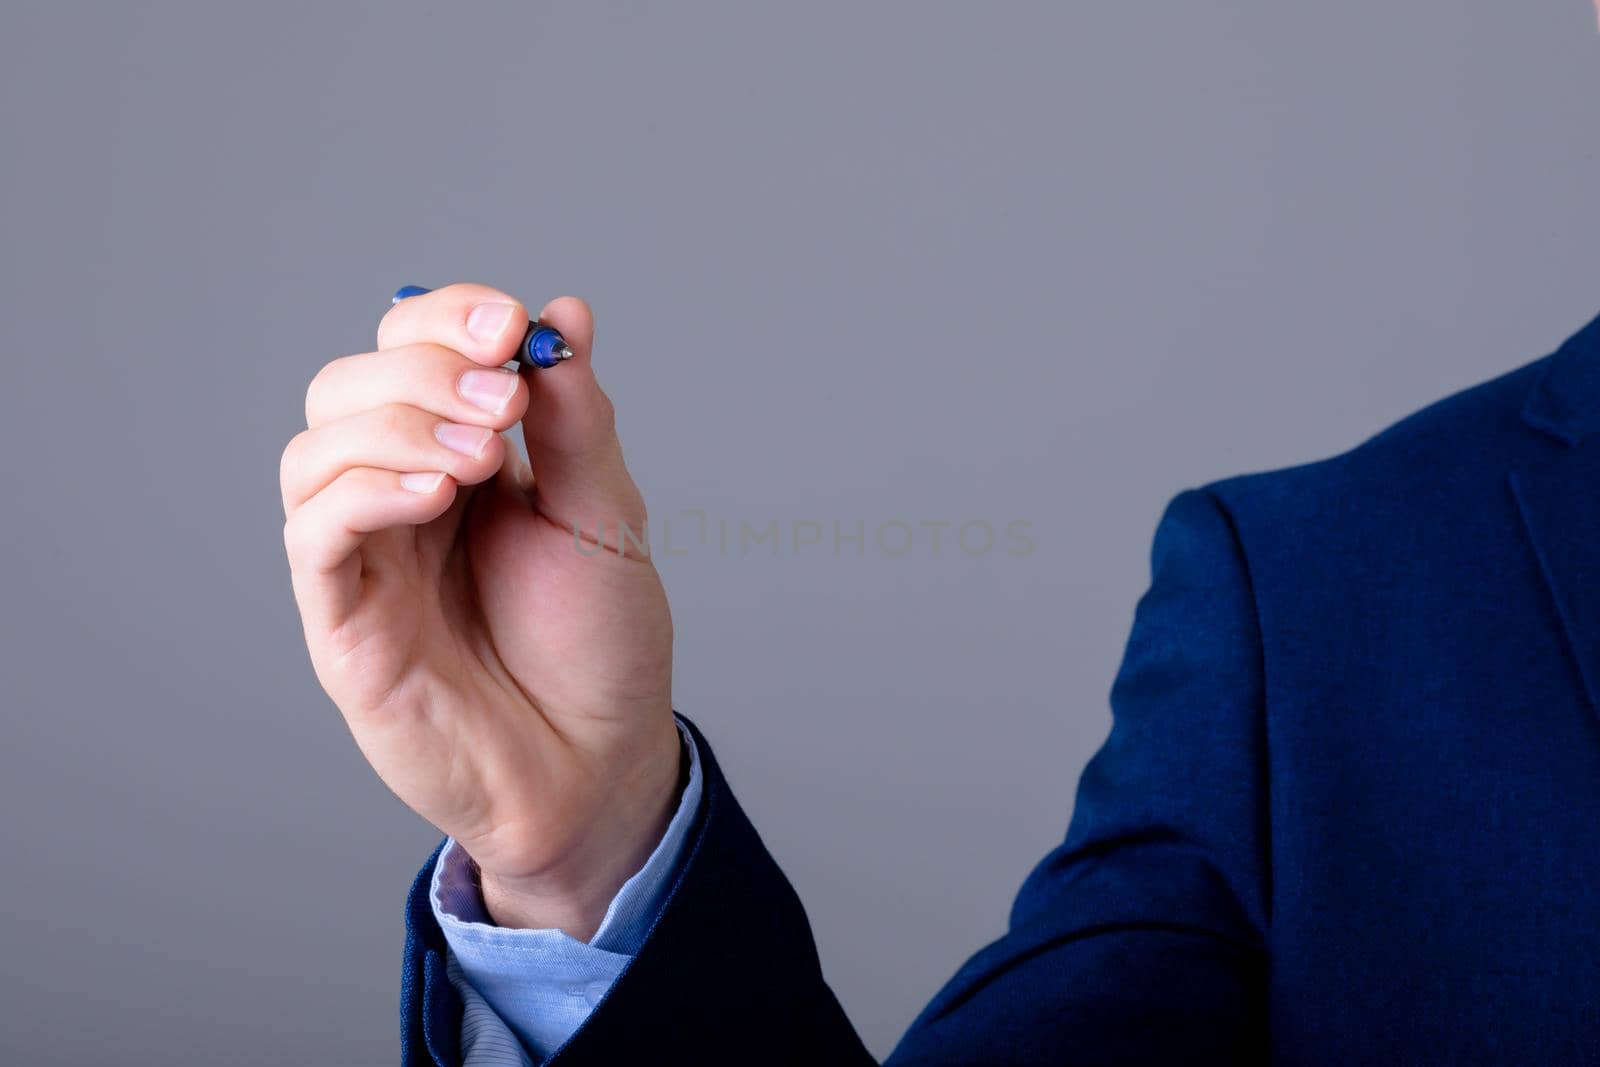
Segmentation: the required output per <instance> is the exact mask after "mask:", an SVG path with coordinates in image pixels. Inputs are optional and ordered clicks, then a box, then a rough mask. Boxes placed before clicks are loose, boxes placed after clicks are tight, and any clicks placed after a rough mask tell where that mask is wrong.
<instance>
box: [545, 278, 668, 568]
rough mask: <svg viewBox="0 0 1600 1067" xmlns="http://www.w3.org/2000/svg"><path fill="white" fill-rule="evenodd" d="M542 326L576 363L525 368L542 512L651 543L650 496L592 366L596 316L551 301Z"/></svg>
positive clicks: (577, 304)
mask: <svg viewBox="0 0 1600 1067" xmlns="http://www.w3.org/2000/svg"><path fill="white" fill-rule="evenodd" d="M539 321H540V322H543V323H544V324H545V325H547V326H551V327H554V328H555V329H556V330H558V331H560V333H561V336H562V338H563V339H564V340H565V341H566V342H567V345H568V347H570V348H571V349H572V358H571V359H569V360H566V361H565V362H563V363H560V364H558V365H557V366H554V367H550V368H547V369H542V370H525V371H523V377H524V378H526V379H527V380H528V394H529V400H528V410H527V413H526V414H525V415H523V417H522V436H523V440H524V441H526V442H527V445H528V462H529V465H530V466H532V468H533V478H534V487H535V492H536V493H537V497H536V504H537V507H538V509H539V511H540V512H542V513H543V514H544V515H546V516H547V517H549V518H551V519H554V520H556V521H557V522H558V523H559V524H560V525H562V526H565V527H566V528H568V529H569V530H570V529H577V530H580V531H581V532H582V533H583V534H584V536H586V537H588V538H592V539H595V540H601V539H602V532H603V539H604V542H605V544H606V546H607V547H609V548H613V549H615V548H616V547H617V546H618V545H621V544H623V541H622V534H621V532H620V531H619V528H618V524H619V523H625V524H626V525H627V527H628V529H629V530H630V531H631V533H632V536H633V537H635V538H636V539H638V540H640V541H643V540H644V539H645V529H644V523H645V509H644V498H643V497H642V496H641V495H640V493H639V490H638V488H637V487H636V486H635V485H634V484H633V478H632V477H631V476H630V475H629V474H628V469H627V466H626V465H625V464H624V463H623V461H622V443H621V442H620V441H619V440H618V439H617V425H616V411H615V409H614V408H613V407H612V404H611V398H610V397H608V396H606V394H605V392H604V391H603V390H602V389H601V388H600V383H599V382H598V381H596V380H595V376H594V365H593V363H592V362H591V360H590V356H591V352H592V349H593V347H594V314H593V312H591V311H590V309H589V305H588V304H586V303H585V302H584V301H582V300H580V299H578V298H577V297H575V296H563V297H558V298H556V299H555V300H552V301H551V302H550V303H549V304H547V305H545V307H544V310H543V311H541V312H540V313H539Z"/></svg>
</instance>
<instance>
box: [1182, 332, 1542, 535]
mask: <svg viewBox="0 0 1600 1067" xmlns="http://www.w3.org/2000/svg"><path fill="white" fill-rule="evenodd" d="M1555 358H1556V357H1555V356H1545V357H1543V358H1540V359H1536V360H1534V361H1532V362H1530V363H1527V364H1524V365H1523V366H1520V367H1518V368H1516V369H1515V370H1512V371H1508V372H1507V373H1505V374H1502V375H1500V376H1498V377H1495V378H1492V379H1490V380H1488V381H1485V382H1480V383H1479V384H1477V385H1473V386H1470V387H1468V388H1466V389H1462V390H1460V391H1459V392H1456V393H1453V394H1451V395H1449V396H1446V397H1444V398H1442V399H1440V400H1437V401H1435V402H1433V403H1432V404H1429V405H1428V406H1427V407H1424V408H1422V409H1421V410H1419V411H1416V412H1413V413H1412V414H1410V415H1408V416H1406V417H1405V418H1403V419H1401V420H1399V421H1398V422H1396V423H1394V424H1393V425H1391V426H1388V427H1386V428H1384V429H1383V430H1381V431H1379V432H1378V433H1376V434H1374V435H1372V436H1371V437H1369V438H1367V439H1366V440H1364V441H1362V442H1360V443H1359V444H1357V445H1355V446H1354V447H1352V448H1350V449H1348V450H1346V451H1344V452H1340V453H1338V454H1335V455H1332V456H1329V457H1327V458H1324V459H1319V460H1314V461H1312V462H1309V463H1302V464H1297V465H1294V466H1289V467H1281V468H1277V469H1272V470H1264V471H1257V472H1251V473H1247V474H1240V475H1235V476H1232V477H1228V478H1223V479H1220V480H1217V481H1214V482H1211V483H1209V484H1207V485H1205V486H1203V487H1201V488H1202V490H1203V491H1204V492H1207V493H1208V494H1210V495H1211V496H1212V497H1213V498H1215V499H1216V500H1217V501H1218V502H1219V503H1220V505H1221V506H1222V508H1223V510H1224V511H1225V512H1226V513H1228V514H1229V515H1230V516H1232V517H1233V518H1234V519H1235V520H1236V521H1241V520H1242V521H1249V520H1255V522H1256V523H1262V522H1265V523H1283V522H1291V523H1293V522H1294V521H1295V520H1301V521H1303V522H1310V523H1315V524H1319V525H1322V526H1324V527H1327V526H1330V525H1331V526H1332V527H1339V526H1340V525H1341V524H1344V523H1348V522H1356V523H1358V524H1359V523H1360V521H1361V520H1362V519H1363V517H1371V516H1372V515H1374V514H1384V515H1393V514H1395V512H1396V511H1397V510H1398V511H1400V512H1407V513H1420V512H1421V511H1422V510H1423V509H1427V508H1439V507H1441V506H1443V505H1446V504H1448V503H1449V502H1450V501H1452V500H1455V499H1457V498H1470V497H1472V496H1474V495H1475V494H1477V493H1478V492H1479V491H1481V490H1482V489H1483V488H1484V487H1485V486H1486V485H1487V484H1489V483H1491V482H1503V479H1504V475H1505V473H1506V471H1507V470H1508V469H1510V467H1511V466H1512V465H1513V464H1514V462H1515V460H1516V459H1517V458H1518V457H1519V456H1521V455H1524V454H1527V453H1528V452H1529V451H1530V450H1535V449H1544V450H1548V449H1549V448H1551V447H1557V446H1556V445H1555V443H1554V442H1553V441H1552V440H1551V439H1550V438H1549V437H1548V436H1547V435H1546V434H1543V433H1541V432H1540V431H1539V430H1537V429H1536V428H1535V427H1533V426H1530V425H1529V422H1528V420H1527V419H1525V417H1524V409H1525V406H1526V405H1527V402H1528V399H1529V396H1530V395H1531V393H1532V392H1533V390H1534V389H1535V387H1536V386H1537V385H1538V384H1539V382H1540V381H1541V379H1542V378H1543V376H1544V375H1545V373H1546V372H1547V371H1548V370H1549V368H1550V365H1551V361H1552V360H1553V359H1555Z"/></svg>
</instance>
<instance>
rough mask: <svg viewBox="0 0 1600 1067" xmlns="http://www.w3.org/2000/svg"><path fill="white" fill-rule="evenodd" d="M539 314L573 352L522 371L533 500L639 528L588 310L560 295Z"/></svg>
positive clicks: (562, 514)
mask: <svg viewBox="0 0 1600 1067" xmlns="http://www.w3.org/2000/svg"><path fill="white" fill-rule="evenodd" d="M402 303H404V301H402ZM539 321H541V322H544V323H546V324H548V325H550V326H553V327H555V328H556V329H557V330H559V331H560V332H561V336H562V337H563V338H564V339H565V340H566V342H567V344H568V345H569V346H570V347H571V348H572V352H573V358H572V359H570V360H567V361H566V362H564V363H562V364H561V365H560V366H559V367H553V368H551V369H549V370H540V371H530V372H528V373H527V374H526V375H524V377H525V378H527V379H528V380H529V387H528V388H529V393H528V406H527V411H526V413H525V414H524V415H523V417H522V433H523V440H524V441H526V442H527V445H528V459H529V461H530V463H531V465H532V467H533V476H534V479H535V482H536V484H537V486H538V494H539V508H540V510H541V511H544V512H545V513H546V514H547V515H550V516H551V517H552V518H555V519H557V521H559V522H561V523H562V524H563V525H568V524H573V523H576V524H579V525H580V526H582V527H584V528H586V529H588V530H590V531H593V530H595V529H596V526H597V524H604V525H605V526H606V527H607V528H608V529H610V530H611V531H612V533H611V536H620V535H618V534H617V533H616V523H618V522H625V523H627V524H628V525H629V527H630V528H631V529H632V531H633V533H634V534H635V535H636V536H637V535H640V534H642V532H643V529H644V520H645V510H644V501H643V498H642V497H641V496H640V495H639V490H638V489H637V488H636V487H635V486H634V484H633V479H632V478H631V477H630V476H629V475H628V471H627V467H626V466H625V465H624V463H623V461H622V445H621V443H620V442H619V441H618V440H617V432H616V414H615V411H614V409H613V408H612V405H611V398H610V397H608V396H606V394H605V392H604V391H603V390H602V389H601V388H600V383H599V382H598V381H597V380H596V379H595V376H594V367H593V364H592V363H591V362H590V355H591V350H592V349H593V347H594V315H593V313H592V312H591V311H590V310H589V305H588V304H586V303H584V302H583V301H582V300H579V299H578V298H577V297H571V296H564V297H560V298H559V299H556V300H552V301H551V302H550V303H549V304H547V305H546V306H545V308H544V310H543V311H541V312H540V314H539Z"/></svg>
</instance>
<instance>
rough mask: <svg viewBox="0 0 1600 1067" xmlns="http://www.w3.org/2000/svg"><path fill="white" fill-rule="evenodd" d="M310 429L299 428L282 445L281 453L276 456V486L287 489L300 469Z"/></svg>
mask: <svg viewBox="0 0 1600 1067" xmlns="http://www.w3.org/2000/svg"><path fill="white" fill-rule="evenodd" d="M310 432H311V431H309V430H301V431H300V432H299V433H297V434H295V435H294V436H293V437H291V438H289V443H288V444H286V445H284V446H283V455H281V456H279V457H278V486H279V488H282V489H287V488H288V487H289V486H290V484H292V483H293V482H294V480H295V475H296V474H297V473H298V472H299V471H300V469H301V467H302V464H303V463H304V459H303V458H302V456H303V453H304V452H305V448H306V435H307V434H309V433H310Z"/></svg>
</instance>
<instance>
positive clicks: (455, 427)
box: [433, 422, 494, 459]
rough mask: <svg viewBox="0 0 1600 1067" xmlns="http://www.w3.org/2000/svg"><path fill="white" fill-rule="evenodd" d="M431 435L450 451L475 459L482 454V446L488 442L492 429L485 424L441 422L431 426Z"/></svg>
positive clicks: (492, 432)
mask: <svg viewBox="0 0 1600 1067" xmlns="http://www.w3.org/2000/svg"><path fill="white" fill-rule="evenodd" d="M433 436H435V437H437V438H438V439H439V443H440V444H441V445H444V447H446V448H448V449H450V450H451V451H452V452H460V453H461V454H462V455H463V456H471V457H472V458H473V459H477V458H478V457H479V456H481V455H483V446H484V445H486V444H488V443H489V438H491V437H493V436H494V431H493V430H491V429H489V427H487V426H463V425H461V424H460V423H459V422H441V423H440V424H439V425H437V426H435V427H434V428H433Z"/></svg>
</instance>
